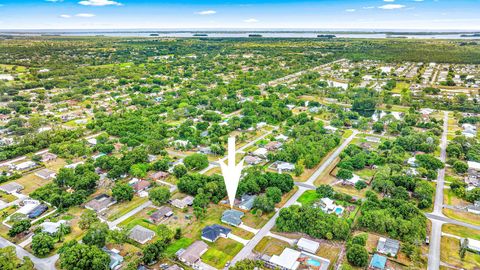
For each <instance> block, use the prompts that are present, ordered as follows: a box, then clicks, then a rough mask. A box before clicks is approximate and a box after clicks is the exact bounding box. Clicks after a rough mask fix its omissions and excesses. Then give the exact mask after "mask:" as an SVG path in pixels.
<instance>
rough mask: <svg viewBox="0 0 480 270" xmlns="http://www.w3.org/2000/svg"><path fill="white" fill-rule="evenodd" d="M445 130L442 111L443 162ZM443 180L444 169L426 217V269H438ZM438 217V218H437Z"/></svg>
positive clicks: (442, 158)
mask: <svg viewBox="0 0 480 270" xmlns="http://www.w3.org/2000/svg"><path fill="white" fill-rule="evenodd" d="M447 132H448V112H444V117H443V134H442V139H441V142H440V160H441V161H442V162H445V160H446V157H447ZM444 181H445V169H442V170H440V171H439V172H438V178H437V188H436V193H435V204H434V207H433V212H432V214H430V215H427V217H428V218H429V219H430V220H431V221H432V231H431V235H430V248H429V250H428V270H438V269H439V268H440V245H441V240H442V225H443V224H444V222H442V221H440V220H439V219H438V218H442V219H443V218H444V219H445V220H449V221H452V223H453V221H454V220H450V219H446V218H445V216H444V215H443V213H442V208H443V188H444V184H445V183H444ZM437 217H438V218H437Z"/></svg>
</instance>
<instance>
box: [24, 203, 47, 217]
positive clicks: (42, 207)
mask: <svg viewBox="0 0 480 270" xmlns="http://www.w3.org/2000/svg"><path fill="white" fill-rule="evenodd" d="M47 209H48V206H46V205H45V204H40V205H38V206H37V207H35V208H33V210H32V211H30V213H28V218H36V217H38V216H40V215H41V214H42V213H43V212H45V211H47Z"/></svg>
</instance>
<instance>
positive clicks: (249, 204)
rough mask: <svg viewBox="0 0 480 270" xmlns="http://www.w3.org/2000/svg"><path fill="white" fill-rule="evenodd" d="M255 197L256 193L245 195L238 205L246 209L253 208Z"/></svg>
mask: <svg viewBox="0 0 480 270" xmlns="http://www.w3.org/2000/svg"><path fill="white" fill-rule="evenodd" d="M255 198H257V196H256V195H247V194H245V195H243V196H242V198H241V202H240V204H239V205H238V207H240V208H242V209H245V210H250V209H252V208H253V203H254V202H255Z"/></svg>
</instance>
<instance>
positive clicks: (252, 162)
mask: <svg viewBox="0 0 480 270" xmlns="http://www.w3.org/2000/svg"><path fill="white" fill-rule="evenodd" d="M262 161H263V159H261V158H259V157H257V156H246V157H245V163H247V164H248V165H257V164H260V163H262Z"/></svg>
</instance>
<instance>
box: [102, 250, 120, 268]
mask: <svg viewBox="0 0 480 270" xmlns="http://www.w3.org/2000/svg"><path fill="white" fill-rule="evenodd" d="M102 250H103V251H105V253H107V254H108V256H110V262H109V263H108V267H109V268H110V269H111V270H116V269H120V267H121V266H122V263H123V257H122V256H121V255H120V254H118V252H116V250H110V249H108V248H106V247H104V248H102Z"/></svg>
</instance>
